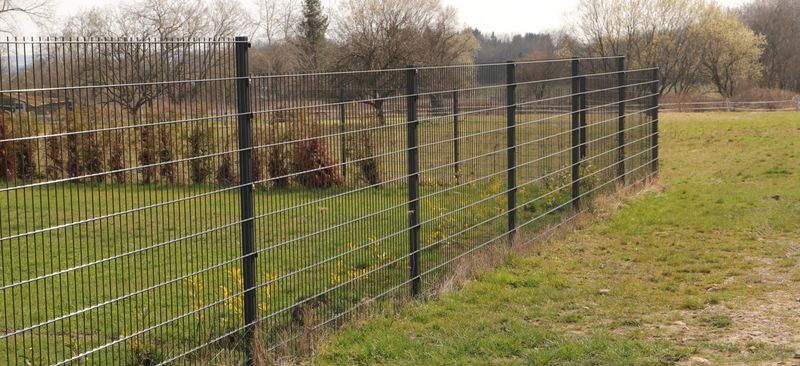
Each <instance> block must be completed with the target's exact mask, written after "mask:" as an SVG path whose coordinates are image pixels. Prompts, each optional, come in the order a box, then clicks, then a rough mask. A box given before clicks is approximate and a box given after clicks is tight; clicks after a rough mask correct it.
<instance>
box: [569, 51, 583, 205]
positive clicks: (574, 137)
mask: <svg viewBox="0 0 800 366" xmlns="http://www.w3.org/2000/svg"><path fill="white" fill-rule="evenodd" d="M578 75H580V61H579V60H578V59H577V58H573V59H572V90H571V94H572V130H571V132H572V133H571V134H570V139H571V142H572V159H571V163H572V165H571V166H572V207H573V208H574V209H575V210H577V209H579V208H580V193H581V192H580V190H581V188H580V175H581V170H580V160H581V159H580V138H581V136H580V126H581V116H580V114H581V113H580V104H581V95H580V81H579V77H578Z"/></svg>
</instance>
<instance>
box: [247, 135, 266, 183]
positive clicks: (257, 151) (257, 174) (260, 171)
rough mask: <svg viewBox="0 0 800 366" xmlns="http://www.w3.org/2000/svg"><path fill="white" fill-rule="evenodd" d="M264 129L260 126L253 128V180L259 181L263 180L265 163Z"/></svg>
mask: <svg viewBox="0 0 800 366" xmlns="http://www.w3.org/2000/svg"><path fill="white" fill-rule="evenodd" d="M264 132H265V131H264V130H263V129H261V128H255V129H253V144H252V146H253V154H252V158H251V159H252V164H253V170H252V172H253V182H257V183H258V182H261V181H263V180H264V178H265V177H264V165H265V164H266V156H265V153H264V145H266V142H267V141H266V138H265V137H266V136H265V134H264Z"/></svg>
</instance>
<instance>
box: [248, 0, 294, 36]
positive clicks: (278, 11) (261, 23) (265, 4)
mask: <svg viewBox="0 0 800 366" xmlns="http://www.w3.org/2000/svg"><path fill="white" fill-rule="evenodd" d="M299 19H300V10H299V6H298V0H260V1H258V20H257V23H256V35H257V36H258V37H260V38H263V39H264V41H265V43H266V45H267V46H272V45H276V44H279V43H284V42H285V41H286V40H287V39H289V38H292V37H294V36H295V33H296V30H297V24H298V23H299Z"/></svg>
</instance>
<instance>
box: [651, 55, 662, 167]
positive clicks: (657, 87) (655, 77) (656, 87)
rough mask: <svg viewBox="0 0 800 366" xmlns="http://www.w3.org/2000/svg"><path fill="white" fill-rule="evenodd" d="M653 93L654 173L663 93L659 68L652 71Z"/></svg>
mask: <svg viewBox="0 0 800 366" xmlns="http://www.w3.org/2000/svg"><path fill="white" fill-rule="evenodd" d="M650 85H651V93H652V108H653V109H652V111H651V122H652V132H651V133H652V136H651V138H652V139H651V141H650V143H651V145H652V146H651V148H652V149H653V161H652V166H651V169H652V171H653V173H657V172H658V108H659V95H660V94H661V79H660V77H659V74H658V68H654V69H653V71H652V80H651V83H650Z"/></svg>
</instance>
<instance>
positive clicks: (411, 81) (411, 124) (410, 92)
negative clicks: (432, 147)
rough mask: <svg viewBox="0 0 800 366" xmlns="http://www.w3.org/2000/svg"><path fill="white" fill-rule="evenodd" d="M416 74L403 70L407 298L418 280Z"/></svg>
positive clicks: (412, 68) (416, 291)
mask: <svg viewBox="0 0 800 366" xmlns="http://www.w3.org/2000/svg"><path fill="white" fill-rule="evenodd" d="M418 78H419V71H418V70H417V68H416V67H415V66H408V69H406V112H407V119H406V121H407V122H406V144H407V160H408V171H407V173H408V215H409V222H408V226H409V231H408V233H409V240H408V241H409V248H408V250H409V256H410V258H409V260H410V262H411V263H410V265H411V268H410V270H411V273H410V278H411V295H412V296H417V295H419V293H420V278H419V273H420V269H419V231H420V225H419V131H418V129H419V119H418V118H417V100H418V99H419V98H418V95H417V94H418V88H419V86H418Z"/></svg>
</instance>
